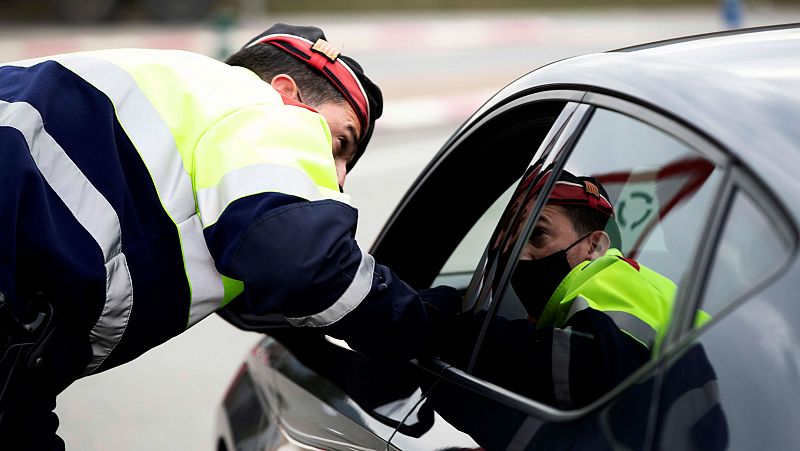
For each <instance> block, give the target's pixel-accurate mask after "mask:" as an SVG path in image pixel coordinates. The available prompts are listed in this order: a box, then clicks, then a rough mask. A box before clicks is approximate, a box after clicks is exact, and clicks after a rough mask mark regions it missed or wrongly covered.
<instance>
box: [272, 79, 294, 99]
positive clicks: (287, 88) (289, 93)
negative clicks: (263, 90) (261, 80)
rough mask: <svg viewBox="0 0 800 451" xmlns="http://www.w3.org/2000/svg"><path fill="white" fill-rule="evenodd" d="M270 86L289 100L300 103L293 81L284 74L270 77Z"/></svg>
mask: <svg viewBox="0 0 800 451" xmlns="http://www.w3.org/2000/svg"><path fill="white" fill-rule="evenodd" d="M269 84H270V86H272V87H273V88H275V90H276V91H278V92H279V93H281V94H283V95H285V96H286V97H289V98H291V99H294V100H297V101H298V102H299V101H300V96H299V95H298V90H297V83H295V82H294V79H293V78H292V77H290V76H289V75H286V74H278V75H276V76H274V77H272V81H270V82H269Z"/></svg>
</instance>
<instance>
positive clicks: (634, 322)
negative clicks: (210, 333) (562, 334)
mask: <svg viewBox="0 0 800 451" xmlns="http://www.w3.org/2000/svg"><path fill="white" fill-rule="evenodd" d="M590 307H591V305H589V301H587V300H586V298H584V297H583V296H578V297H577V298H575V300H574V301H572V305H571V306H570V308H569V312H568V313H567V319H566V320H565V322H568V321H569V319H570V318H572V315H574V314H576V313H578V312H579V311H581V310H584V309H587V308H590ZM602 312H603V313H605V314H606V315H608V317H609V318H611V320H612V321H614V324H616V326H617V328H619V329H620V330H621V331H623V332H625V333H627V334H628V335H630V336H631V337H633V338H634V339H635V340H636V341H638V342H640V343H641V344H643V345H645V346H646V347H647V349H652V347H653V345H654V344H655V340H656V330H655V329H653V328H652V327H650V325H649V324H647V323H646V322H644V321H642V320H640V319H639V318H637V317H636V316H634V315H632V314H630V313H628V312H620V311H613V310H602Z"/></svg>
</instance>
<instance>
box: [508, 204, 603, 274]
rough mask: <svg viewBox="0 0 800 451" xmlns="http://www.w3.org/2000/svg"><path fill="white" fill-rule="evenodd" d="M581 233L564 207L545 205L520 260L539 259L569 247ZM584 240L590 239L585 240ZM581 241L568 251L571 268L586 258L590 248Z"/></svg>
mask: <svg viewBox="0 0 800 451" xmlns="http://www.w3.org/2000/svg"><path fill="white" fill-rule="evenodd" d="M578 238H580V235H578V232H576V231H575V229H574V228H573V227H572V222H570V220H569V217H567V215H566V213H565V212H564V209H563V208H561V207H560V206H558V205H550V204H548V205H545V206H544V209H543V210H542V214H541V215H540V216H539V220H538V221H537V222H536V225H535V226H534V228H533V232H531V236H530V237H529V239H528V241H527V242H526V243H525V245H524V246H523V248H522V253H521V254H520V260H539V259H542V258H544V257H547V256H548V255H550V254H553V253H555V252H558V251H560V250H562V249H565V248H567V247H569V246H570V245H571V244H572V243H574V242H575V241H577V240H578ZM583 241H584V242H586V241H588V240H583ZM584 242H580V243H578V244H577V245H575V246H574V247H572V249H570V250H569V251H567V262H569V266H570V268H574V267H575V265H577V264H578V263H580V262H582V261H584V260H586V259H587V258H586V255H588V254H587V252H586V251H587V250H588V249H584V247H586V246H585V245H583V244H584Z"/></svg>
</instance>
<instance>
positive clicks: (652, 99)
mask: <svg viewBox="0 0 800 451" xmlns="http://www.w3.org/2000/svg"><path fill="white" fill-rule="evenodd" d="M798 54H800V28H798V27H797V26H778V27H769V28H764V29H753V30H744V31H737V32H728V33H719V34H711V35H705V36H698V37H690V38H683V39H677V40H673V41H666V42H659V43H654V44H646V45H643V46H638V47H634V48H629V49H622V50H618V51H614V52H608V53H603V54H596V55H588V56H583V57H576V58H570V59H567V60H564V61H560V62H557V63H553V64H551V65H548V66H545V67H542V68H540V69H537V70H535V71H533V72H531V73H530V74H528V75H527V76H524V77H522V78H520V79H519V80H517V81H515V82H513V83H512V84H510V85H509V86H507V87H506V88H504V89H503V90H501V91H500V92H499V93H498V94H496V95H495V96H494V97H493V98H492V99H490V100H489V101H488V102H487V103H486V104H485V105H483V106H482V107H481V108H480V109H479V110H478V111H477V112H476V113H475V114H474V115H473V116H472V117H471V118H470V119H469V120H468V121H467V122H466V123H465V124H464V125H463V126H462V127H460V128H459V130H458V131H457V132H456V133H455V134H454V135H453V136H452V137H451V138H450V140H448V142H447V143H446V144H445V146H444V147H443V149H442V150H441V151H440V152H439V154H438V155H437V156H436V157H435V158H434V159H433V161H432V162H431V163H430V165H429V166H428V167H427V168H426V169H425V170H424V171H423V173H422V174H421V175H420V177H419V178H418V179H417V181H416V182H415V184H414V185H413V186H412V188H411V189H410V190H409V192H408V194H407V195H406V197H405V198H404V199H403V201H402V202H401V203H400V205H399V207H398V208H397V210H396V211H395V213H394V215H393V216H392V218H391V219H390V220H389V221H388V223H387V225H386V227H385V228H384V230H383V232H382V233H381V235H380V236H379V238H378V239H377V241H376V243H375V245H374V248H373V250H372V254H373V255H374V256H375V258H376V259H377V260H378V261H380V262H381V263H383V264H386V265H388V266H390V267H392V268H393V270H394V271H395V272H396V273H397V274H398V275H399V276H400V277H402V278H403V279H404V280H406V281H407V282H409V283H410V284H412V285H413V286H414V287H415V288H425V287H429V286H434V285H438V284H443V283H444V284H451V285H454V286H456V287H457V288H459V289H460V290H462V292H463V293H464V296H465V298H464V304H463V312H464V316H463V318H469V319H470V321H471V323H470V327H467V328H466V330H460V331H458V334H457V335H456V334H454V335H453V337H454V340H451V341H450V342H449V343H446V346H445V347H444V348H443V349H440V351H441V352H439V354H437V355H436V356H431V357H427V358H420V359H419V360H417V361H412V362H386V361H378V360H375V359H371V358H368V357H366V356H364V355H361V354H359V353H357V352H354V351H352V350H350V349H349V348H347V347H346V346H343V344H342V343H336V342H334V341H332V340H326V339H325V337H324V336H322V335H317V336H314V335H309V334H308V331H303V333H297V332H295V331H294V330H292V329H290V328H286V327H282V322H281V320H280V319H277V320H275V319H274V318H273V320H272V321H270V320H269V319H265V318H257V317H248V316H247V315H241V314H239V313H237V312H236V310H235V306H233V305H232V308H229V309H227V311H223V313H222V315H223V316H224V317H225V318H226V319H228V320H229V321H231V322H234V323H236V324H238V325H240V326H243V327H246V328H250V329H252V330H258V331H262V332H264V333H266V334H268V335H269V336H268V337H267V338H265V339H264V340H263V341H262V342H261V343H260V344H259V345H258V346H257V347H256V348H255V350H254V351H253V354H252V355H250V356H249V358H248V359H247V361H246V362H245V363H244V364H243V367H242V371H241V372H240V373H239V374H238V375H237V376H236V377H235V379H234V381H233V383H232V387H231V390H230V391H229V393H228V395H227V396H226V398H225V400H224V401H223V403H222V406H221V409H220V415H219V428H218V430H219V437H220V439H219V440H220V441H219V447H220V449H231V450H232V449H269V450H275V449H291V448H287V447H291V446H295V447H300V448H302V449H306V448H311V449H403V450H430V449H480V448H482V449H488V450H495V449H500V450H527V449H554V448H556V449H560V448H577V449H611V448H614V449H617V448H628V449H662V450H672V449H742V450H750V449H758V448H768V449H790V448H793V447H796V443H798V442H800V430H798V429H797V428H796V424H798V422H800V408H799V407H798V406H800V395H798V394H796V393H797V390H796V387H797V385H798V384H799V383H800V376H798V374H800V372H798V371H797V368H800V355H799V354H798V352H797V349H798V348H800V330H798V326H797V324H798V321H797V319H800V305H799V304H798V303H797V302H795V301H796V292H797V289H798V288H800V286H798V282H797V281H798V280H800V263H798V260H797V242H798V224H799V223H800V204H798V202H797V201H796V199H797V195H798V194H800V186H798V183H797V181H796V179H797V176H796V168H798V167H800V128H798V127H797V126H796V124H797V123H798V122H800V71H797V70H796V69H795V68H796V57H797V55H798ZM536 162H542V164H543V167H548V168H553V171H554V173H555V174H564V173H566V172H569V173H572V174H577V175H586V176H591V177H593V178H594V179H595V180H597V182H598V184H600V185H602V186H603V187H604V188H605V190H606V194H607V196H608V200H609V202H610V203H611V204H613V205H614V208H615V210H616V211H615V215H614V222H615V227H617V229H618V234H619V243H618V244H619V246H618V251H619V256H620V257H619V258H624V259H625V260H626V262H627V261H628V260H630V262H627V263H625V264H626V265H627V264H630V265H631V267H634V268H635V267H636V266H637V265H641V267H644V268H650V269H652V270H653V271H654V272H655V273H657V274H660V276H659V277H661V276H663V277H664V278H665V279H669V281H670V283H674V286H675V288H676V291H675V294H674V296H672V295H671V296H670V297H671V298H672V302H671V303H670V304H669V306H668V307H667V309H666V310H665V311H662V312H661V313H663V315H664V316H663V317H659V318H660V319H659V320H658V321H655V320H652V318H648V317H642V316H641V314H640V313H636V312H634V313H636V315H640V316H638V318H639V319H642V320H643V321H642V322H643V323H645V325H646V326H647V327H650V328H652V337H653V338H652V342H650V341H649V338H647V337H650V335H637V333H638V332H637V331H636V330H633V329H626V328H625V326H624V325H621V323H620V320H619V318H620V316H619V315H618V313H619V311H623V310H624V309H623V310H619V309H617V310H615V309H613V308H611V309H609V308H606V309H603V308H600V311H601V315H605V316H602V317H603V318H606V319H607V320H608V324H609V327H618V328H619V329H620V330H622V331H623V332H625V333H627V334H629V335H630V337H632V338H634V339H638V340H640V341H641V343H643V344H644V343H646V348H643V349H646V351H645V352H644V354H643V357H642V359H641V361H640V362H636V363H635V365H633V366H632V367H631V368H629V369H627V370H625V372H624V374H623V376H622V377H621V378H620V379H621V380H614V381H613V383H611V384H609V385H607V386H603V385H602V384H599V383H598V385H597V387H601V388H599V389H597V390H596V391H595V392H593V394H592V395H591V396H589V397H587V398H586V399H585V401H583V402H579V403H575V404H574V405H572V406H570V405H568V404H562V403H560V402H558V400H557V399H551V398H549V397H547V396H542V395H541V394H540V393H537V390H528V388H530V385H529V384H528V382H530V384H534V385H535V386H536V387H537V388H539V387H540V386H543V385H546V384H551V385H552V384H554V380H555V378H554V376H553V370H552V362H543V361H542V360H541V359H540V360H536V359H531V358H529V356H528V355H527V354H526V353H525V352H523V351H522V350H524V347H525V346H526V343H527V342H526V340H527V339H528V338H524V337H530V336H532V335H524V337H523V338H515V337H518V336H517V335H514V334H511V335H510V338H511V339H510V340H506V341H505V342H502V341H501V342H498V343H502V344H500V345H498V343H493V342H492V340H493V339H494V338H496V337H497V333H498V332H504V333H505V332H507V330H505V329H502V328H500V327H501V326H500V325H501V324H505V325H508V324H515V325H519V327H520V328H521V329H525V330H528V331H530V330H536V328H537V327H538V326H537V324H536V323H533V322H531V318H530V316H531V315H530V312H529V310H526V308H525V305H524V302H523V300H521V299H520V296H521V295H520V293H517V291H518V290H515V289H514V287H513V275H514V273H515V271H516V268H517V266H519V260H520V257H521V255H523V252H524V251H523V248H524V245H525V244H524V243H526V242H528V241H529V239H530V238H529V237H530V236H531V234H532V233H533V232H534V230H535V228H536V227H537V221H538V220H539V218H540V217H541V215H542V212H543V211H544V210H545V206H546V205H547V203H548V201H547V199H548V196H550V195H551V194H552V193H553V189H554V186H555V180H556V177H553V178H551V179H552V183H550V182H548V183H544V185H543V187H542V188H541V192H542V193H548V195H547V196H544V195H540V196H538V197H536V198H535V199H534V201H533V202H527V201H519V200H517V199H515V197H516V196H514V193H515V192H519V191H520V190H521V188H522V187H523V185H524V181H525V178H526V177H525V175H526V170H527V169H528V168H529V167H530V166H531V165H534V164H535V163H536ZM478 180H479V181H480V182H479V183H478V182H476V181H478ZM454 181H462V182H463V183H454ZM466 181H472V182H471V183H468V182H466ZM586 186H587V188H586V189H587V190H592V189H591V187H589V186H588V185H586ZM442 199H447V202H442ZM515 200H516V201H515ZM522 211H524V214H523V213H520V212H522ZM420 218H424V219H425V220H424V221H422V220H420ZM511 231H513V233H512V232H511ZM514 235H516V236H519V237H522V238H523V239H510V238H509V237H510V236H514ZM609 235H612V234H611V233H609ZM501 254H502V255H501ZM606 255H617V254H610V253H606ZM420 256H424V258H420ZM523 260H524V258H523ZM587 266H591V264H588V265H587ZM594 301H595V300H592V299H588V300H586V304H587V305H593V304H592V302H594ZM570 302H571V300H570ZM564 306H565V308H566V309H567V310H569V309H573V310H574V308H573V307H575V304H570V303H566V304H564ZM636 315H634V316H636ZM533 316H536V315H533ZM651 320H652V321H651ZM570 326H571V325H570V323H569V322H568V321H567V322H562V323H557V324H556V325H555V328H554V329H553V330H559V329H560V330H566V329H567V328H569V327H570ZM502 327H507V326H502ZM515 327H517V326H515ZM641 330H643V331H645V332H647V329H646V328H645V329H640V331H641ZM526 334H528V332H526ZM506 338H509V337H506ZM571 340H572V339H570V340H568V341H567V342H566V343H567V344H569V345H572V344H573V343H575V342H574V341H571ZM542 368H544V370H542ZM561 370H563V371H565V372H564V373H563V374H566V375H567V380H569V381H572V380H577V379H576V378H579V377H585V376H586V374H584V373H585V372H587V371H590V370H591V366H589V367H587V366H584V367H583V368H582V367H581V365H580V364H575V365H572V366H570V367H566V368H564V367H562V368H561ZM509 374H511V375H513V376H514V377H513V378H508V377H506V376H508V375H509ZM512 379H513V380H514V381H515V382H510V380H512ZM528 379H530V381H529V380H528ZM588 380H590V381H591V377H589V378H588ZM597 387H595V388H597Z"/></svg>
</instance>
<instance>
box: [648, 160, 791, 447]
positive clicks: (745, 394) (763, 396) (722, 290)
mask: <svg viewBox="0 0 800 451" xmlns="http://www.w3.org/2000/svg"><path fill="white" fill-rule="evenodd" d="M719 205H720V208H719V210H718V211H717V212H716V213H717V214H716V218H715V221H714V222H713V223H712V226H711V227H709V231H708V234H707V238H706V239H705V240H704V241H705V243H706V246H705V248H706V252H705V254H704V255H705V257H706V258H705V261H706V262H707V265H705V269H702V268H703V265H698V270H697V271H696V273H697V274H698V277H697V278H696V279H695V280H694V281H693V283H692V285H693V288H692V289H694V290H695V291H696V292H697V293H699V296H698V298H697V302H696V303H694V304H687V305H685V306H684V307H685V309H684V311H683V312H680V314H678V315H676V322H678V323H680V326H679V327H676V328H675V330H674V333H673V337H671V338H672V340H671V342H670V343H668V348H669V349H668V350H667V355H668V358H666V359H665V361H664V366H665V378H664V382H663V386H662V389H661V396H660V399H661V401H660V405H659V409H658V420H657V421H658V423H657V430H656V433H655V435H654V440H653V448H654V449H701V448H702V449H741V450H746V449H757V448H763V449H790V448H794V447H796V446H797V443H798V442H800V431H798V429H797V427H796V425H797V424H798V423H800V408H798V406H799V405H800V397H798V395H797V390H796V387H797V385H798V383H800V372H799V371H798V369H799V368H800V357H799V356H798V353H797V349H798V347H800V336H799V335H798V327H797V324H796V319H797V318H800V309H799V308H798V304H797V302H796V300H797V295H796V290H797V280H798V268H797V267H798V265H797V240H798V232H797V225H796V224H795V223H794V222H793V221H792V220H791V219H790V216H789V215H787V214H785V213H784V210H783V208H782V207H781V206H780V204H779V203H778V202H777V201H776V200H775V199H774V198H773V196H771V195H770V193H769V192H768V191H767V190H765V189H764V188H763V186H762V185H760V184H759V183H758V181H757V179H755V178H754V176H753V175H751V174H750V173H749V172H748V171H747V170H746V168H744V167H737V168H735V169H734V170H733V171H732V173H731V176H730V177H728V179H727V180H726V189H725V191H724V194H723V195H722V196H721V197H720V199H719ZM696 312H703V314H704V315H708V317H709V320H708V321H706V322H703V323H702V324H698V323H697V322H695V321H693V320H692V318H693V317H695V316H697V314H696Z"/></svg>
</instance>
